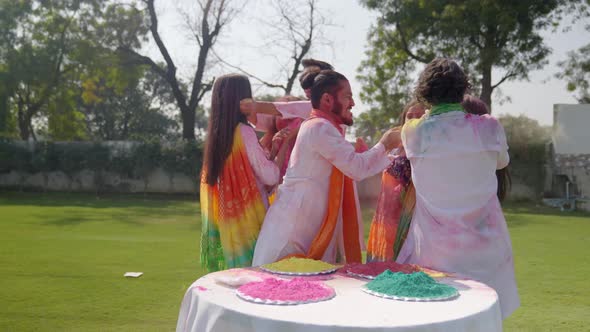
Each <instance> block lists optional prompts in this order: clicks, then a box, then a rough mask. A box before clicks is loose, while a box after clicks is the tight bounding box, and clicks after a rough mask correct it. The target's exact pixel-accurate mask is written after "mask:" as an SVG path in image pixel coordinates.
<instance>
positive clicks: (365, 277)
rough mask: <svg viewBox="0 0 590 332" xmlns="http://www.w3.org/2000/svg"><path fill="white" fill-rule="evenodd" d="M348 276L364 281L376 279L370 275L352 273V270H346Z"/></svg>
mask: <svg viewBox="0 0 590 332" xmlns="http://www.w3.org/2000/svg"><path fill="white" fill-rule="evenodd" d="M346 274H348V275H350V276H353V277H358V278H363V279H370V280H373V279H375V277H374V276H370V275H368V274H360V273H354V272H352V271H350V270H346Z"/></svg>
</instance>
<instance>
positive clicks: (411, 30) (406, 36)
mask: <svg viewBox="0 0 590 332" xmlns="http://www.w3.org/2000/svg"><path fill="white" fill-rule="evenodd" d="M361 2H362V3H363V4H364V5H365V6H366V7H367V8H369V9H373V10H376V11H378V12H379V13H380V14H381V16H380V18H379V23H378V24H377V25H376V26H375V27H374V29H382V30H384V31H383V36H384V38H387V40H388V41H389V44H390V47H391V48H396V49H397V51H396V53H399V55H398V56H400V57H407V58H408V59H409V60H411V61H412V62H414V63H427V62H429V61H431V60H432V59H433V58H434V57H436V56H447V57H453V58H457V59H459V60H460V62H461V65H462V66H463V67H464V68H465V70H466V71H467V72H468V74H470V76H471V79H472V81H473V83H474V85H475V86H476V89H477V90H479V91H480V98H481V99H482V100H483V101H485V102H486V103H487V104H488V105H490V107H491V104H492V93H493V92H494V90H495V89H496V88H498V87H499V86H500V85H501V84H502V83H504V82H506V81H511V80H523V79H528V73H529V72H530V71H532V70H537V69H540V68H542V67H543V66H544V65H545V64H546V63H547V60H546V58H547V55H548V54H549V53H550V49H549V48H548V46H547V45H546V44H545V43H544V41H543V38H542V37H541V35H540V34H539V33H540V31H542V30H543V29H547V28H551V27H555V26H557V25H558V22H559V19H560V17H561V15H562V14H563V13H565V12H570V11H572V10H586V7H585V1H582V0H579V1H575V0H552V1H538V0H522V1H501V0H497V1H479V0H462V1H443V0H432V1H412V0H362V1H361ZM493 73H499V74H500V76H499V77H498V78H494V77H492V76H493Z"/></svg>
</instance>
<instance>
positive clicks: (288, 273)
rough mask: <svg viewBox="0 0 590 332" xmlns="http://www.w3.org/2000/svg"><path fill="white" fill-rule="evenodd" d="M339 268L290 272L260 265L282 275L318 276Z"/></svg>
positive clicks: (268, 270)
mask: <svg viewBox="0 0 590 332" xmlns="http://www.w3.org/2000/svg"><path fill="white" fill-rule="evenodd" d="M339 268H340V266H337V267H335V268H332V269H328V270H323V271H317V272H288V271H276V270H271V269H267V268H265V267H264V266H260V269H261V270H262V271H265V272H269V273H274V274H282V275H287V276H318V275H322V274H330V273H334V272H336V271H338V269H339Z"/></svg>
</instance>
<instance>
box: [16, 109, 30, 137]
mask: <svg viewBox="0 0 590 332" xmlns="http://www.w3.org/2000/svg"><path fill="white" fill-rule="evenodd" d="M29 128H31V117H30V116H27V114H26V113H25V111H24V110H22V111H21V110H19V112H18V129H19V132H20V138H21V139H22V140H23V141H26V140H28V139H29V136H30V135H31V133H30V131H29Z"/></svg>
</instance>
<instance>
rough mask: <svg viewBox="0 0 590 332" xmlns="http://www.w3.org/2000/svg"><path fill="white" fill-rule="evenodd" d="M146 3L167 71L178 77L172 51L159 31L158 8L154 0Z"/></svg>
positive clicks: (153, 34)
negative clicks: (171, 54)
mask: <svg viewBox="0 0 590 332" xmlns="http://www.w3.org/2000/svg"><path fill="white" fill-rule="evenodd" d="M146 4H147V6H148V12H149V14H150V31H151V32H152V37H153V38H154V41H155V42H156V45H157V46H158V49H159V50H160V53H161V54H162V56H163V57H164V61H166V66H167V72H168V73H169V75H171V76H174V77H175V78H176V66H175V65H174V61H172V57H170V53H168V49H167V48H166V45H164V42H163V41H162V38H161V37H160V33H159V32H158V17H157V16H156V9H155V7H154V0H147V1H146Z"/></svg>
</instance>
